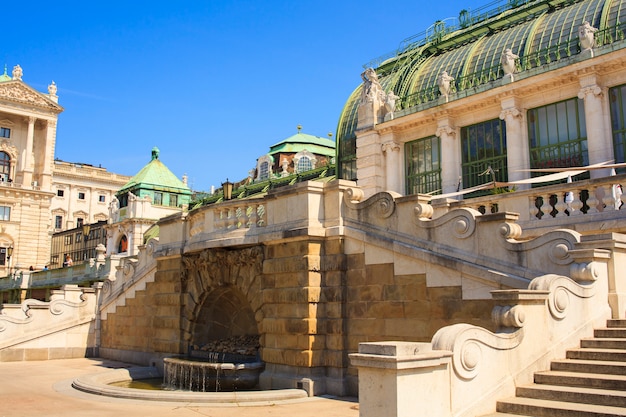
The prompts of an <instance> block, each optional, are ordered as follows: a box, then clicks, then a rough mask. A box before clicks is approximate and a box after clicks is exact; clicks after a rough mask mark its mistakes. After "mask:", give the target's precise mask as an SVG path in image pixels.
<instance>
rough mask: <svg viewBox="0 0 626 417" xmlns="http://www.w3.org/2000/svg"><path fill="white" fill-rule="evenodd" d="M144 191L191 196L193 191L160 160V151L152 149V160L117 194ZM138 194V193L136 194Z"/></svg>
mask: <svg viewBox="0 0 626 417" xmlns="http://www.w3.org/2000/svg"><path fill="white" fill-rule="evenodd" d="M139 189H144V190H146V189H147V190H157V191H167V192H170V193H178V194H189V195H191V190H190V189H189V187H187V186H186V185H185V184H184V183H183V182H182V181H181V180H179V179H178V177H176V175H174V174H173V173H172V171H170V170H169V168H168V167H166V166H165V164H163V162H161V161H160V160H159V149H158V148H156V147H155V148H153V149H152V160H151V161H150V162H149V163H148V164H147V165H146V166H145V167H143V168H142V169H141V171H139V172H138V173H137V175H135V176H134V177H132V178H131V179H130V181H128V182H127V183H126V184H125V185H124V186H123V187H122V188H121V189H120V190H119V191H118V192H117V194H124V193H125V192H128V191H132V192H135V190H139ZM135 194H136V193H135Z"/></svg>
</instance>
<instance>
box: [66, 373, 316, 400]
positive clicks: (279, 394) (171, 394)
mask: <svg viewBox="0 0 626 417" xmlns="http://www.w3.org/2000/svg"><path fill="white" fill-rule="evenodd" d="M158 376H161V375H160V374H159V372H158V370H157V369H156V368H155V367H136V368H123V369H114V370H110V371H106V372H99V373H96V374H89V375H83V376H80V377H78V378H76V379H74V380H73V381H72V387H73V388H75V389H77V390H80V391H83V392H87V393H90V394H96V395H103V396H107V397H114V398H128V399H135V400H147V401H171V402H187V403H190V404H193V403H198V404H207V403H214V404H237V405H239V406H241V405H250V406H253V405H258V404H276V403H278V402H282V401H294V400H305V399H307V398H308V395H307V393H306V391H304V390H301V389H280V390H266V391H235V392H190V391H154V390H142V389H136V388H123V387H116V386H112V385H109V384H112V383H116V382H122V381H129V380H133V379H147V378H155V377H158Z"/></svg>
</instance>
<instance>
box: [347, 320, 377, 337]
mask: <svg viewBox="0 0 626 417" xmlns="http://www.w3.org/2000/svg"><path fill="white" fill-rule="evenodd" d="M347 325H348V334H350V335H354V336H379V335H382V334H384V325H385V321H384V320H381V319H372V318H365V319H356V318H355V319H350V320H348V322H347Z"/></svg>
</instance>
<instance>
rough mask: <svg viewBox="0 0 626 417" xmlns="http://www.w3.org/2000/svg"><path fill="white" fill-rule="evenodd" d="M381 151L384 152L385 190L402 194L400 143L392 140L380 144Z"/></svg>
mask: <svg viewBox="0 0 626 417" xmlns="http://www.w3.org/2000/svg"><path fill="white" fill-rule="evenodd" d="M381 148H382V151H383V153H384V154H385V176H386V177H387V178H386V180H385V183H386V184H387V191H395V192H397V193H400V194H404V192H403V191H402V166H403V164H402V163H401V161H400V145H399V144H398V143H396V142H394V141H393V140H390V141H387V142H385V143H383V144H382V147H381Z"/></svg>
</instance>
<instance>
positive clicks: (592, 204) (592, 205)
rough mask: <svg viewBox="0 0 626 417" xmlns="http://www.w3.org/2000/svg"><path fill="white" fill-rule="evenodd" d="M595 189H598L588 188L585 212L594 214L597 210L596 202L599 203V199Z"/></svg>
mask: <svg viewBox="0 0 626 417" xmlns="http://www.w3.org/2000/svg"><path fill="white" fill-rule="evenodd" d="M596 191H598V189H597V188H596V189H590V190H589V198H588V199H587V205H588V206H589V209H588V210H587V214H595V213H598V212H599V211H598V204H600V201H599V200H598V197H596Z"/></svg>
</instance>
